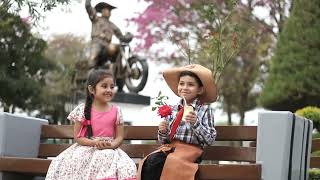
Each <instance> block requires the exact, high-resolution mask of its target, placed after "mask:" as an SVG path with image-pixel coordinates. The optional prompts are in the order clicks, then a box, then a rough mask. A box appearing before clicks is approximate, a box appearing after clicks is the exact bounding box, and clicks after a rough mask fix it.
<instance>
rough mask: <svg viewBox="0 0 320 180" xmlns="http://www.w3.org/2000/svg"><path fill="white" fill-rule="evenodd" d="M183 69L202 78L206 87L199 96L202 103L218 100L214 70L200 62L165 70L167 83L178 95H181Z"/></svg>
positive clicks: (164, 74) (164, 75)
mask: <svg viewBox="0 0 320 180" xmlns="http://www.w3.org/2000/svg"><path fill="white" fill-rule="evenodd" d="M183 71H190V72H192V73H194V74H196V75H197V76H198V77H199V79H200V80H201V82H202V84H203V87H204V92H203V93H202V94H201V95H200V96H199V100H200V101H201V102H202V103H212V102H214V101H216V99H217V86H216V84H215V82H214V79H213V77H212V72H211V71H210V70H209V69H207V68H205V67H203V66H201V65H199V64H191V65H188V66H184V67H175V68H170V69H167V70H165V71H163V73H162V74H163V77H164V79H165V81H166V83H167V84H168V86H169V87H170V89H171V90H172V91H173V92H174V93H175V94H176V95H177V96H179V94H178V83H179V76H180V74H181V72H183Z"/></svg>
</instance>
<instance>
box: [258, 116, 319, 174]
mask: <svg viewBox="0 0 320 180" xmlns="http://www.w3.org/2000/svg"><path fill="white" fill-rule="evenodd" d="M312 128H313V125H312V122H311V121H310V120H307V119H304V118H301V117H298V116H295V115H294V114H293V113H291V112H287V111H270V112H268V111H267V112H262V113H259V121H258V134H257V154H256V159H257V163H261V164H262V179H263V180H307V179H308V169H309V161H310V152H311V139H312Z"/></svg>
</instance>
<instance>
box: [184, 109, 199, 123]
mask: <svg viewBox="0 0 320 180" xmlns="http://www.w3.org/2000/svg"><path fill="white" fill-rule="evenodd" d="M184 120H185V121H187V122H188V123H190V124H191V125H194V123H196V122H197V115H196V113H195V112H194V111H190V112H189V114H187V115H186V117H185V119H184Z"/></svg>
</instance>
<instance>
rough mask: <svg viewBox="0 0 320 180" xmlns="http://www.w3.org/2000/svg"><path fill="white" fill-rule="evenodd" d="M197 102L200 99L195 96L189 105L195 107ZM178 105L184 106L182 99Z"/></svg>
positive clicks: (198, 102)
mask: <svg viewBox="0 0 320 180" xmlns="http://www.w3.org/2000/svg"><path fill="white" fill-rule="evenodd" d="M199 104H200V101H199V99H198V98H196V99H195V100H193V101H192V103H191V106H192V107H193V108H195V107H196V106H197V105H199ZM179 106H182V107H183V106H184V103H183V99H180V102H179Z"/></svg>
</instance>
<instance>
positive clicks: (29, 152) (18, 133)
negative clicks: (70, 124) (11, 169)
mask: <svg viewBox="0 0 320 180" xmlns="http://www.w3.org/2000/svg"><path fill="white" fill-rule="evenodd" d="M43 124H48V121H47V120H44V119H38V118H32V117H23V116H17V115H13V114H9V113H2V112H0V156H14V157H37V156H38V151H39V144H40V134H41V126H42V125H43ZM21 177H24V176H22V175H16V174H13V173H2V172H0V180H15V179H21Z"/></svg>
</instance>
